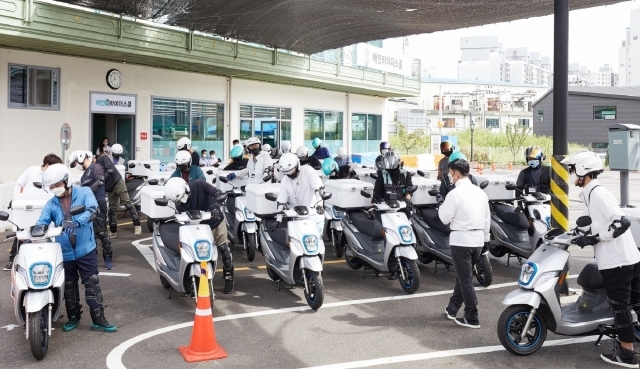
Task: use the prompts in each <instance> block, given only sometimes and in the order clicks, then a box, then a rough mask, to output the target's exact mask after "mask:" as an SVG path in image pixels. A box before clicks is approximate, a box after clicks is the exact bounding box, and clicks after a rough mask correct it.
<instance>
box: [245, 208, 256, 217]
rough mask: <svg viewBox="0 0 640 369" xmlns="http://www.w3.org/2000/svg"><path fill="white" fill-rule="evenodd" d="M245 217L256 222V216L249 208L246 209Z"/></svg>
mask: <svg viewBox="0 0 640 369" xmlns="http://www.w3.org/2000/svg"><path fill="white" fill-rule="evenodd" d="M244 217H245V218H247V220H256V215H255V214H254V213H253V212H252V211H251V210H249V209H247V208H244Z"/></svg>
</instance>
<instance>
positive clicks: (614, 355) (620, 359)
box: [600, 345, 638, 368]
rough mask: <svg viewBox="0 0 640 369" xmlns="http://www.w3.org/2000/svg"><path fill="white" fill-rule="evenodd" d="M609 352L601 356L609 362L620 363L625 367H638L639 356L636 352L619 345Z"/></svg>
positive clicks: (619, 364)
mask: <svg viewBox="0 0 640 369" xmlns="http://www.w3.org/2000/svg"><path fill="white" fill-rule="evenodd" d="M616 346H617V347H616V348H615V349H614V350H613V351H612V352H611V353H609V354H600V358H601V359H602V360H604V361H606V362H607V363H609V364H613V365H618V366H621V367H623V368H638V358H637V356H636V352H635V351H633V350H627V349H625V348H622V347H620V346H618V345H616Z"/></svg>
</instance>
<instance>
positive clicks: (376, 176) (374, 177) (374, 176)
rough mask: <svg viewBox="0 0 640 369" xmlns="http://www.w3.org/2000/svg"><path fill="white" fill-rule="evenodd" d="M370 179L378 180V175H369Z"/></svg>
mask: <svg viewBox="0 0 640 369" xmlns="http://www.w3.org/2000/svg"><path fill="white" fill-rule="evenodd" d="M369 177H371V178H373V179H378V173H371V174H369Z"/></svg>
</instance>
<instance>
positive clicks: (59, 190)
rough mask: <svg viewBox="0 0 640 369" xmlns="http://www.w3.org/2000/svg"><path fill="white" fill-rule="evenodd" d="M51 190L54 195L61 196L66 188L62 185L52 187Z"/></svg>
mask: <svg viewBox="0 0 640 369" xmlns="http://www.w3.org/2000/svg"><path fill="white" fill-rule="evenodd" d="M51 192H52V193H53V194H54V195H56V197H62V195H64V193H65V192H66V190H65V189H64V187H56V188H52V189H51Z"/></svg>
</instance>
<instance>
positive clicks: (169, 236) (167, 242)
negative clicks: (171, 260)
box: [159, 223, 182, 254]
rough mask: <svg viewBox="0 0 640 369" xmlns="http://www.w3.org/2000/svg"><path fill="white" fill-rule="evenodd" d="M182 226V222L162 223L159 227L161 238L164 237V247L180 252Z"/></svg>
mask: <svg viewBox="0 0 640 369" xmlns="http://www.w3.org/2000/svg"><path fill="white" fill-rule="evenodd" d="M180 226H182V224H180V223H162V224H160V229H159V232H160V239H162V243H163V244H164V247H166V248H167V249H169V250H171V251H173V252H175V253H176V254H178V253H180V252H179V251H178V249H179V248H180V233H179V229H180Z"/></svg>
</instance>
